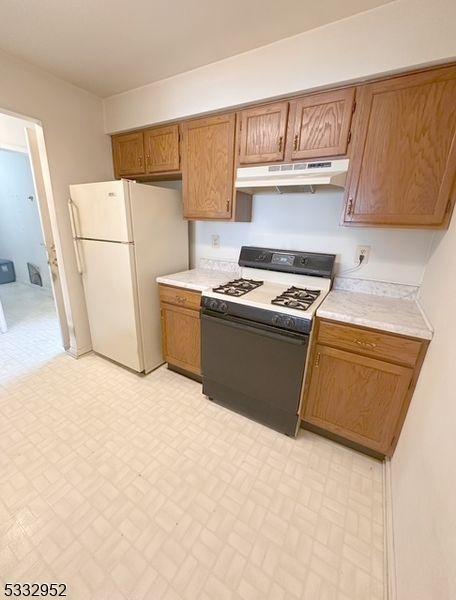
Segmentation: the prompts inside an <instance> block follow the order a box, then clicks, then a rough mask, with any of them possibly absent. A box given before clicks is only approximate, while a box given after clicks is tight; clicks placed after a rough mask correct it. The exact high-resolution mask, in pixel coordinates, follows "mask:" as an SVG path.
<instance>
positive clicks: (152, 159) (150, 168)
mask: <svg viewBox="0 0 456 600" xmlns="http://www.w3.org/2000/svg"><path fill="white" fill-rule="evenodd" d="M144 151H145V158H146V171H147V173H160V172H166V171H179V169H180V160H179V125H170V126H168V127H154V128H153V129H146V131H144Z"/></svg>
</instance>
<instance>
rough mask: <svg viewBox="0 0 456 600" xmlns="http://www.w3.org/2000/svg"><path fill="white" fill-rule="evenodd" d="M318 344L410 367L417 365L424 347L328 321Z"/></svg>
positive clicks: (323, 323) (319, 335) (324, 322)
mask: <svg viewBox="0 0 456 600" xmlns="http://www.w3.org/2000/svg"><path fill="white" fill-rule="evenodd" d="M318 342H319V343H320V344H327V345H328V346H336V347H338V348H344V349H346V350H352V351H356V352H359V353H361V354H364V355H366V356H372V357H375V358H382V359H385V360H387V361H390V362H397V363H401V364H406V365H411V366H414V365H415V364H416V362H417V360H418V356H419V353H420V350H421V346H422V342H420V341H418V340H412V339H409V338H405V337H398V336H394V335H389V334H387V333H382V332H380V331H378V332H377V331H368V330H366V329H362V328H360V327H352V326H349V325H340V324H339V323H328V322H326V321H320V326H319V330H318Z"/></svg>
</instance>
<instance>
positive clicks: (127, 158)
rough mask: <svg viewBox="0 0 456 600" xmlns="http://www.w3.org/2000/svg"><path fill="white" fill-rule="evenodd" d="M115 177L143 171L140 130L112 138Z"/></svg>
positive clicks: (142, 145) (142, 140) (137, 173)
mask: <svg viewBox="0 0 456 600" xmlns="http://www.w3.org/2000/svg"><path fill="white" fill-rule="evenodd" d="M112 148H113V154H114V171H115V174H116V177H125V176H128V175H140V174H142V173H145V164H144V136H143V132H142V131H138V132H136V133H126V134H125V135H116V136H114V137H113V138H112Z"/></svg>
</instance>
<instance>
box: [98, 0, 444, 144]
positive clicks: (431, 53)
mask: <svg viewBox="0 0 456 600" xmlns="http://www.w3.org/2000/svg"><path fill="white" fill-rule="evenodd" d="M455 22H456V2H455V1H454V0H397V1H395V2H391V3H389V4H386V5H383V6H380V7H378V8H376V9H373V10H370V11H367V12H364V13H360V14H358V15H354V16H352V17H348V18H347V19H343V20H341V21H337V22H335V23H330V24H329V25H326V26H324V27H319V28H317V29H313V30H311V31H306V32H304V33H302V34H300V35H297V36H293V37H291V38H287V39H285V40H281V41H279V42H275V43H273V44H270V45H268V46H263V47H262V48H258V49H256V50H252V51H250V52H246V53H244V54H239V55H237V56H234V57H232V58H228V59H225V60H222V61H219V62H216V63H213V64H210V65H207V66H204V67H201V68H199V69H195V70H193V71H188V72H187V73H183V74H180V75H176V76H174V77H170V78H168V79H164V80H162V81H158V82H155V83H152V84H150V85H146V86H144V87H141V88H138V89H136V90H133V91H129V92H125V93H123V94H118V95H116V96H112V97H111V98H108V99H106V100H105V102H104V107H105V127H106V131H109V132H114V131H121V130H126V129H131V128H134V127H140V126H142V125H148V124H152V123H158V122H162V121H168V120H172V119H179V118H181V117H186V116H188V115H195V114H200V113H204V112H207V111H212V110H217V109H222V108H225V107H228V106H236V105H240V104H243V103H247V102H253V101H256V100H262V99H264V98H272V97H275V96H280V95H284V94H290V93H296V92H300V91H303V90H309V89H313V88H318V87H322V86H329V85H334V84H336V83H339V82H345V81H351V80H355V79H359V78H362V77H368V76H372V75H376V74H378V73H385V72H392V71H398V70H404V69H407V68H410V67H412V66H419V65H423V64H429V63H433V62H439V61H445V60H449V59H451V58H453V57H456V36H455V35H454V24H455Z"/></svg>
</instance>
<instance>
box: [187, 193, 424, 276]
mask: <svg viewBox="0 0 456 600" xmlns="http://www.w3.org/2000/svg"><path fill="white" fill-rule="evenodd" d="M342 205H343V192H341V191H339V190H330V189H328V188H326V190H322V189H319V190H317V191H316V193H315V194H287V195H285V194H283V195H269V194H260V195H257V196H254V200H253V220H252V222H251V223H217V222H210V221H199V222H196V223H195V225H194V254H193V257H192V259H193V264H196V265H197V264H198V261H199V259H200V258H202V257H204V258H220V259H232V260H237V259H238V256H239V248H240V246H241V245H242V244H249V245H258V246H265V247H272V248H283V249H286V250H306V251H309V252H329V253H332V254H337V269H338V271H341V270H344V269H349V268H352V267H353V266H354V265H355V253H356V246H357V245H359V244H369V245H371V246H372V252H371V256H370V259H369V262H368V264H367V265H365V266H363V267H362V268H361V269H359V270H358V271H354V272H353V273H347V274H346V276H349V277H362V278H366V279H377V280H385V281H395V282H398V283H407V284H412V285H419V284H420V283H421V279H422V276H423V271H424V267H425V265H426V261H427V259H428V256H429V251H430V245H431V241H432V239H433V236H434V233H433V232H431V231H419V230H411V231H403V230H392V229H371V228H366V229H364V228H354V227H342V226H340V225H339V223H340V217H341V214H342ZM212 234H218V235H219V236H220V248H212V240H211V236H212Z"/></svg>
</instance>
